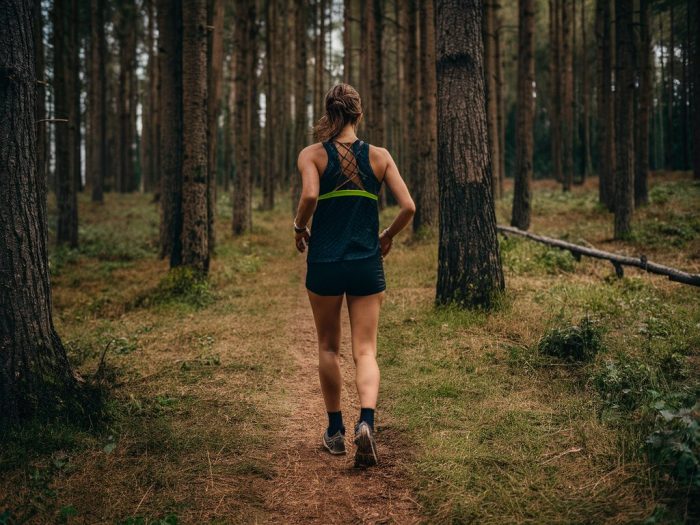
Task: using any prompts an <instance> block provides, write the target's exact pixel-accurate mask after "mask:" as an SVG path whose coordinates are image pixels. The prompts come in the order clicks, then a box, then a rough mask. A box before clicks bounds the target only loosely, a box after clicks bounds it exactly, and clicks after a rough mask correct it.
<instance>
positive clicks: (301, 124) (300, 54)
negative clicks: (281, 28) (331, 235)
mask: <svg viewBox="0 0 700 525" xmlns="http://www.w3.org/2000/svg"><path fill="white" fill-rule="evenodd" d="M307 1H308V0H294V7H295V17H294V24H295V28H294V34H295V54H296V71H295V75H294V78H295V83H294V155H295V156H294V162H296V155H298V154H299V152H300V151H301V150H302V149H303V148H304V147H305V146H306V142H307V140H306V132H307V119H306V5H307ZM291 182H292V183H291V190H292V213H296V207H297V202H298V200H299V196H300V195H301V180H300V176H299V173H298V172H297V170H296V169H294V170H293V171H292V181H291Z"/></svg>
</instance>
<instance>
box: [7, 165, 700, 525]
mask: <svg viewBox="0 0 700 525" xmlns="http://www.w3.org/2000/svg"><path fill="white" fill-rule="evenodd" d="M596 182H597V181H596V180H595V179H592V180H589V181H588V182H587V183H586V185H584V186H577V187H575V188H574V191H573V192H571V193H570V194H563V193H562V192H561V191H560V189H559V188H558V187H557V185H556V184H554V183H553V182H550V181H537V182H536V183H535V195H534V208H533V224H532V227H531V230H532V231H534V232H536V233H542V234H546V235H551V236H554V237H559V238H564V239H567V240H569V241H571V242H576V243H589V244H592V245H594V246H596V247H598V248H601V249H604V250H609V251H615V252H618V253H626V254H637V255H639V254H641V253H644V254H646V255H647V257H648V258H649V260H652V261H657V262H660V263H665V264H668V265H670V266H674V267H677V268H680V269H684V270H687V271H693V272H700V214H699V213H698V203H699V202H700V184H698V183H697V182H693V181H692V180H690V178H689V176H688V174H681V173H675V174H665V175H663V176H661V175H659V174H657V175H655V176H654V177H653V178H652V188H651V204H650V205H649V206H648V207H645V208H643V209H641V210H639V211H638V212H637V213H636V215H635V221H634V234H633V235H632V236H631V237H630V239H628V240H627V241H624V242H621V241H612V240H611V239H610V238H611V233H612V216H611V215H610V214H609V213H608V212H606V211H604V210H603V209H601V208H600V206H598V204H597V194H596V189H595V188H596ZM510 196H511V194H510V192H509V190H508V191H507V192H506V196H505V198H504V199H503V200H502V201H501V202H499V203H498V205H497V208H498V210H497V211H498V216H499V219H500V221H499V222H502V223H507V222H508V220H507V218H508V217H507V214H508V210H509V202H510ZM53 208H54V207H53V205H52V203H50V209H51V210H53ZM289 210H290V203H289V201H288V200H287V199H284V201H283V202H281V203H280V204H279V206H278V208H277V209H276V210H275V211H272V212H257V211H256V212H255V215H254V228H253V232H252V233H251V234H249V235H245V236H243V237H239V238H233V237H232V236H231V234H230V233H229V224H230V201H229V200H228V199H227V198H226V197H225V196H222V199H221V200H220V202H219V203H218V223H217V239H218V244H217V254H216V257H215V258H214V259H213V261H212V266H211V272H210V279H209V282H208V283H193V282H192V281H191V279H188V276H187V275H185V274H182V273H179V274H177V273H176V274H168V267H167V264H166V262H164V261H160V260H158V259H157V257H156V251H157V250H156V245H157V242H156V241H157V232H158V208H157V205H156V204H154V203H153V202H152V197H151V196H150V195H140V194H133V195H117V194H107V196H106V203H105V204H104V205H95V204H92V203H90V202H89V200H88V195H81V196H80V221H81V227H80V239H81V247H80V249H79V250H65V249H61V250H56V249H52V250H51V254H50V262H51V272H52V285H53V294H54V320H55V323H56V326H57V329H58V332H59V334H60V335H61V337H62V339H63V341H64V343H65V344H66V347H67V351H68V355H69V357H70V359H71V362H72V363H73V364H74V366H75V367H76V368H77V369H78V370H79V371H80V373H81V374H83V375H84V376H86V377H89V376H90V375H91V374H93V373H94V371H95V370H96V369H97V366H98V363H99V362H100V357H101V355H102V353H103V351H105V349H107V351H106V363H107V371H108V374H107V375H108V379H109V384H110V388H109V396H108V401H107V406H106V414H107V416H106V417H105V418H104V419H103V420H102V421H99V422H97V421H96V422H95V424H94V426H92V427H91V428H76V427H75V426H70V425H67V424H59V423H54V424H51V425H45V424H39V423H35V424H28V425H26V426H24V427H22V428H19V429H15V430H13V431H11V432H7V433H5V435H3V436H2V443H1V445H2V446H0V524H2V523H117V524H130V525H136V524H144V525H145V524H171V525H172V524H174V523H292V524H293V523H324V524H327V523H341V522H343V523H400V524H404V523H414V522H428V523H466V522H476V523H637V522H643V521H645V520H648V521H647V523H683V522H687V523H692V522H697V521H698V520H699V519H700V508H699V503H698V502H700V497H699V496H700V489H699V488H698V487H699V484H698V479H697V474H696V471H695V470H692V468H690V467H689V465H692V461H698V455H697V454H698V450H699V447H700V430H698V429H697V423H696V426H695V427H694V428H695V430H693V428H691V423H692V421H696V422H697V414H695V415H694V416H692V415H691V416H689V415H688V414H687V413H686V412H683V411H682V409H683V408H684V407H687V406H692V403H693V401H694V400H696V399H698V394H699V393H700V306H699V304H700V293H699V292H698V289H697V288H693V287H690V286H685V285H680V284H676V283H672V282H670V281H668V280H666V279H665V278H663V277H659V276H652V275H645V274H644V273H643V272H641V271H639V270H636V269H626V270H625V277H624V278H623V279H617V278H616V277H615V273H614V269H613V267H612V266H611V265H609V264H607V263H605V262H602V261H595V260H591V259H586V258H584V259H583V260H582V261H580V262H577V261H576V260H574V259H573V258H572V257H571V255H570V254H569V253H568V252H561V251H557V250H554V249H549V248H547V247H545V246H542V245H539V244H535V243H532V242H531V241H527V240H524V239H518V238H512V237H511V238H508V239H504V238H503V237H500V241H501V242H500V246H501V253H502V259H503V264H504V272H505V276H506V287H507V292H506V294H505V295H504V297H503V299H502V300H501V302H500V304H499V305H498V307H497V308H496V309H495V310H493V311H491V312H482V311H463V310H460V309H457V308H435V307H434V305H433V300H434V293H435V292H434V286H435V272H436V265H437V255H436V242H437V240H436V237H435V235H434V234H427V235H423V236H420V237H418V238H411V236H410V234H409V233H408V232H406V233H403V234H402V235H401V237H400V238H399V239H397V242H395V246H394V250H393V251H392V253H391V254H390V256H389V257H388V258H387V259H386V261H385V268H386V273H387V280H388V292H387V297H386V301H385V305H384V308H383V311H382V318H381V321H380V336H379V349H378V353H379V355H378V359H379V365H380V368H381V370H382V386H381V391H380V403H379V407H378V419H377V440H378V446H379V455H380V461H381V466H380V467H378V468H374V469H370V470H367V471H358V470H355V469H353V468H352V454H349V455H348V456H347V457H330V456H328V455H326V454H325V453H324V452H323V450H322V449H321V447H320V437H321V433H322V431H323V428H324V425H325V413H324V408H323V403H322V400H321V397H320V392H319V387H318V378H317V370H316V364H315V363H316V345H315V330H314V326H313V319H312V316H311V312H310V309H309V308H308V305H307V302H306V296H305V290H304V286H303V276H304V266H305V265H304V257H303V256H300V255H298V254H297V253H296V251H295V250H294V247H293V243H292V242H291V241H290V239H291V236H290V225H289V222H290V216H289V213H288V211H289ZM394 212H395V210H393V209H391V208H389V209H387V210H384V211H383V212H382V223H383V224H385V223H388V221H389V220H390V218H391V216H392V214H393V213H394ZM52 220H53V216H52ZM343 328H344V335H343V337H344V338H343V346H342V350H341V353H342V365H343V370H344V382H345V388H344V391H343V410H344V413H345V415H346V418H347V421H346V426H348V427H351V426H352V421H353V419H354V418H355V417H356V411H357V399H356V394H355V391H354V381H353V364H352V358H351V354H350V349H349V340H348V324H347V316H346V314H344V326H343ZM562 341H564V343H562ZM582 342H583V343H585V344H584V346H585V347H586V348H593V349H594V350H596V351H597V353H596V355H595V356H593V357H592V359H590V360H588V361H586V362H582V363H576V362H570V361H567V360H566V359H561V358H558V357H552V356H551V355H547V352H546V348H552V347H557V344H559V345H560V346H559V347H557V348H560V347H566V348H571V347H577V346H576V345H577V344H579V343H582ZM545 343H547V344H545ZM567 345H568V346H567ZM579 346H580V345H579ZM693 417H695V418H696V419H695V420H693ZM689 422H690V423H689ZM686 423H687V424H686ZM655 432H656V434H654V433H655ZM647 439H649V440H650V441H651V442H652V443H653V444H654V445H655V448H653V451H654V454H650V451H652V448H650V447H651V445H648V444H646V441H647ZM683 446H686V447H687V449H686V448H683ZM351 450H352V448H351Z"/></svg>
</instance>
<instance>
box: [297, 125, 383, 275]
mask: <svg viewBox="0 0 700 525" xmlns="http://www.w3.org/2000/svg"><path fill="white" fill-rule="evenodd" d="M322 144H323V147H324V148H325V150H326V153H327V154H328V165H327V166H326V169H325V171H324V172H323V174H322V175H321V179H320V190H319V195H318V204H317V206H316V211H315V212H314V215H313V221H312V223H311V238H310V239H309V254H308V256H307V261H308V262H334V261H348V260H356V259H365V258H368V257H373V256H377V255H379V253H380V250H379V210H378V196H379V191H380V189H381V186H382V183H381V182H380V181H379V180H377V177H376V176H375V174H374V171H372V166H371V165H370V162H369V144H367V143H365V142H362V141H361V140H359V139H358V140H356V141H355V142H353V143H352V144H349V143H348V144H344V143H340V142H331V141H329V142H323V143H322Z"/></svg>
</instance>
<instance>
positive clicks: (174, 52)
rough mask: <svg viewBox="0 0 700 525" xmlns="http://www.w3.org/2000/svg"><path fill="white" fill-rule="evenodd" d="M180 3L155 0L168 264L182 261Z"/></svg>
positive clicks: (163, 227)
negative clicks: (156, 4) (156, 7)
mask: <svg viewBox="0 0 700 525" xmlns="http://www.w3.org/2000/svg"><path fill="white" fill-rule="evenodd" d="M181 10H182V5H181V2H180V0H176V1H171V0H158V50H159V61H158V62H159V68H160V75H159V76H160V108H161V113H160V120H161V126H160V149H161V158H160V165H161V166H160V167H161V178H160V183H161V187H160V194H161V197H160V203H161V220H160V226H161V227H160V244H161V252H160V254H161V257H163V258H164V257H170V266H178V265H180V264H181V262H182V124H183V123H182V39H181V38H180V35H181V34H182V11H181Z"/></svg>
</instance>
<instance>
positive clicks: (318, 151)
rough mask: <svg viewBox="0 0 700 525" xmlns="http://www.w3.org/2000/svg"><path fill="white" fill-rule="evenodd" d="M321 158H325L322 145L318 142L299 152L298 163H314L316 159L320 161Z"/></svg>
mask: <svg viewBox="0 0 700 525" xmlns="http://www.w3.org/2000/svg"><path fill="white" fill-rule="evenodd" d="M322 156H325V149H324V147H323V144H321V143H320V142H316V143H315V144H311V145H310V146H306V147H305V148H304V149H303V150H301V151H300V152H299V161H301V160H306V161H309V160H311V161H315V160H317V159H320V158H321V157H322Z"/></svg>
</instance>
